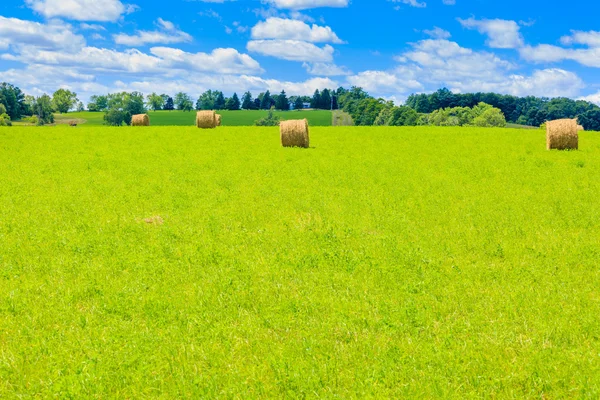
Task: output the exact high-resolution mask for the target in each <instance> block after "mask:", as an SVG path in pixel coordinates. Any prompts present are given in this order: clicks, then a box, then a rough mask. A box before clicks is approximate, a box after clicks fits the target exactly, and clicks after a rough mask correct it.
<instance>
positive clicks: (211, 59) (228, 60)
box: [150, 47, 263, 74]
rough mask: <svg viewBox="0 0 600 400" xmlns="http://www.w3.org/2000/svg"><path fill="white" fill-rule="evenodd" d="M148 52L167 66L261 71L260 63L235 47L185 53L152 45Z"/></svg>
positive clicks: (212, 69) (205, 69)
mask: <svg viewBox="0 0 600 400" xmlns="http://www.w3.org/2000/svg"><path fill="white" fill-rule="evenodd" d="M150 52H151V53H152V54H153V55H155V56H157V57H160V58H161V59H162V60H164V61H165V62H166V63H167V66H168V67H172V68H180V69H186V70H195V71H206V72H208V71H213V72H218V73H221V74H256V73H262V72H263V69H262V68H261V67H260V64H259V63H258V62H257V61H256V60H254V59H253V58H252V57H250V56H249V55H247V54H241V53H239V52H238V51H237V50H236V49H231V48H228V49H223V48H219V49H214V50H213V51H212V52H211V53H187V52H185V51H183V50H180V49H173V48H169V47H153V48H151V49H150Z"/></svg>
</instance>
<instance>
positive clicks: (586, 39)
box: [560, 31, 600, 47]
mask: <svg viewBox="0 0 600 400" xmlns="http://www.w3.org/2000/svg"><path fill="white" fill-rule="evenodd" d="M560 41H561V43H562V44H564V45H565V46H571V45H573V44H582V45H585V46H589V47H600V32H596V31H589V32H582V31H572V32H571V35H568V36H563V37H562V38H560Z"/></svg>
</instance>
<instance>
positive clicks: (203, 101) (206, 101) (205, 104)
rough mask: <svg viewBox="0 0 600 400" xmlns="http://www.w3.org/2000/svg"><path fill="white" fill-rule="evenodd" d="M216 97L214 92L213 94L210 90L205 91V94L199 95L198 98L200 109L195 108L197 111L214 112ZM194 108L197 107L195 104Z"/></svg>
mask: <svg viewBox="0 0 600 400" xmlns="http://www.w3.org/2000/svg"><path fill="white" fill-rule="evenodd" d="M216 97H217V94H216V92H213V91H212V90H207V91H206V92H204V93H202V94H201V95H200V98H199V99H198V101H199V102H200V104H199V105H200V108H198V107H196V108H198V109H199V110H214V109H215V100H216ZM196 106H198V104H196Z"/></svg>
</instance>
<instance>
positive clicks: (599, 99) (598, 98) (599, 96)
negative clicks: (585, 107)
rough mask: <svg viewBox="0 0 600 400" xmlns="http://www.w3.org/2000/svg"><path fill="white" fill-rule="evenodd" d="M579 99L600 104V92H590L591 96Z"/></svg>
mask: <svg viewBox="0 0 600 400" xmlns="http://www.w3.org/2000/svg"><path fill="white" fill-rule="evenodd" d="M578 100H585V101H589V102H590V103H594V104H598V105H599V106H600V92H596V93H594V94H590V95H589V96H584V97H580V98H579V99H578Z"/></svg>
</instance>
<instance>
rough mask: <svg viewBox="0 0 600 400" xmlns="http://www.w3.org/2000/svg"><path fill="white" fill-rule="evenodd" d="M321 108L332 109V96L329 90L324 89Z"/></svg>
mask: <svg viewBox="0 0 600 400" xmlns="http://www.w3.org/2000/svg"><path fill="white" fill-rule="evenodd" d="M319 108H320V109H322V110H330V109H331V94H330V93H329V89H323V91H322V92H321V100H320V104H319Z"/></svg>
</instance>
